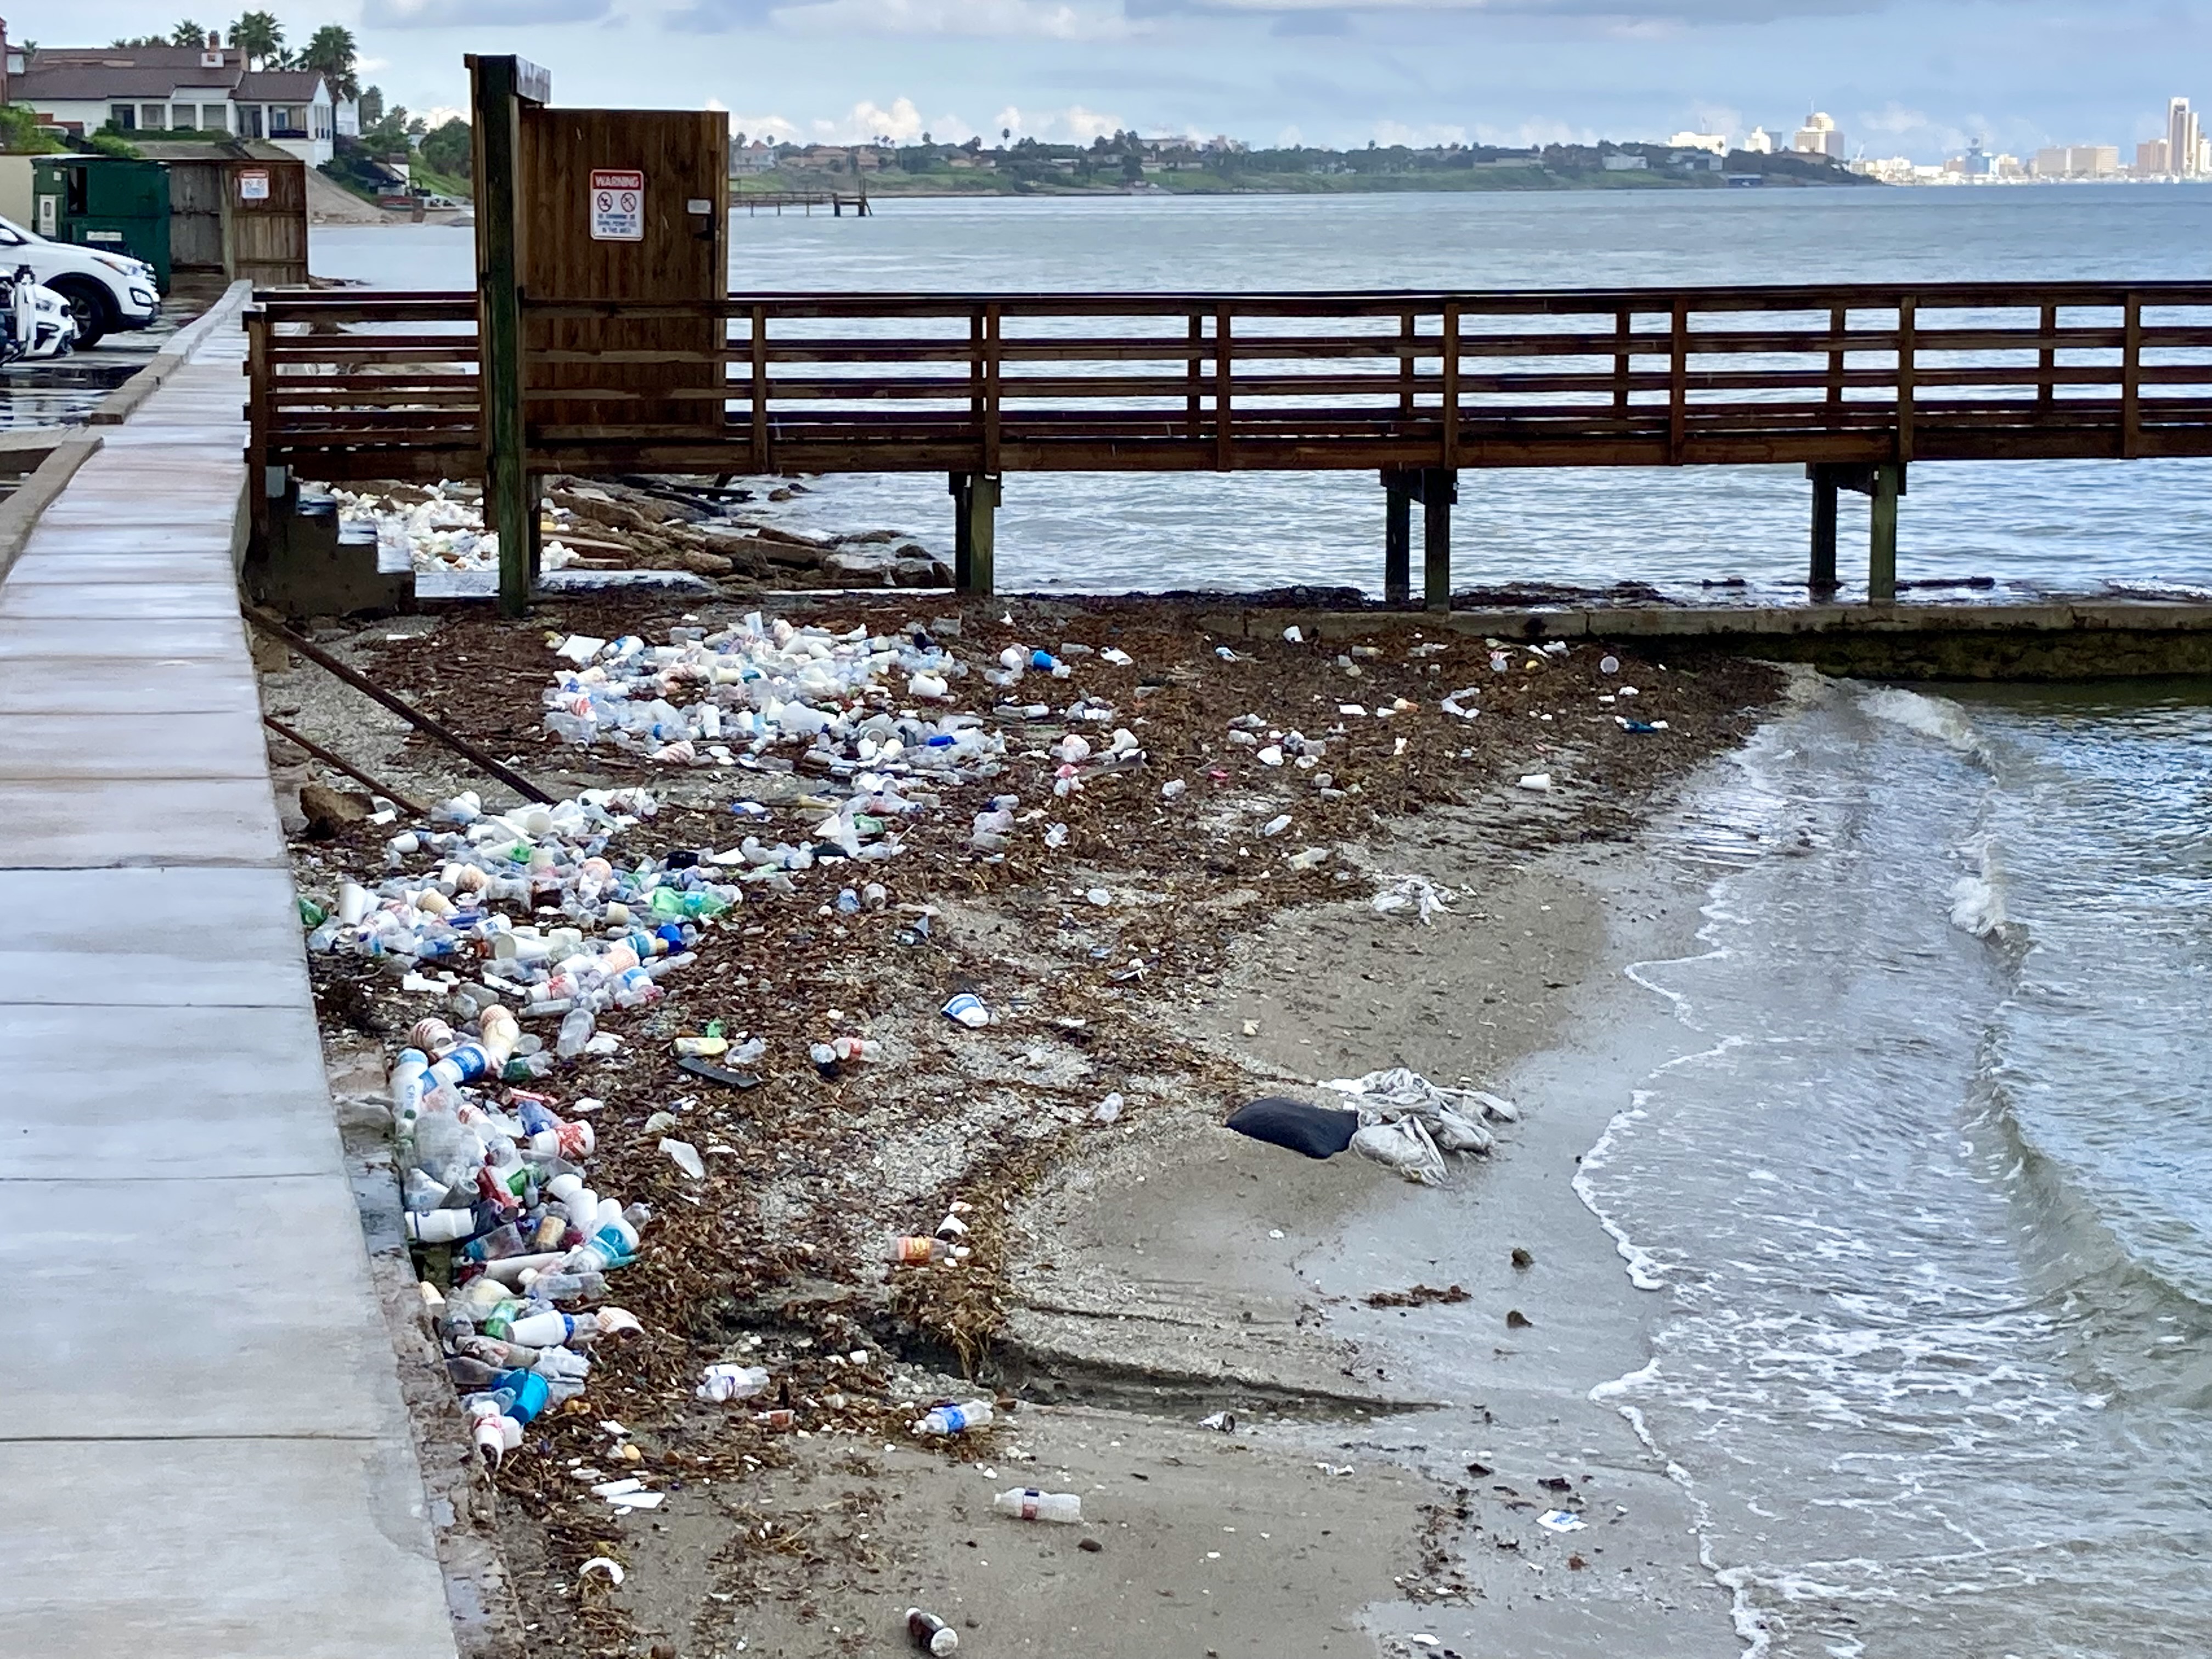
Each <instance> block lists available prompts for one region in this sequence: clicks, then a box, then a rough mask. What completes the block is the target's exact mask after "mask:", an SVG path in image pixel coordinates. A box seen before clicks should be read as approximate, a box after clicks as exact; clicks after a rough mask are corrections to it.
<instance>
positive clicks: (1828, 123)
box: [1790, 110, 1844, 161]
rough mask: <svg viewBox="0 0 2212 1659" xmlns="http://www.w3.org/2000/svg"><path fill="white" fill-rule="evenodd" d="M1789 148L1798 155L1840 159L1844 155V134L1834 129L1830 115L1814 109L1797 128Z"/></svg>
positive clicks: (1834, 124) (1834, 125)
mask: <svg viewBox="0 0 2212 1659" xmlns="http://www.w3.org/2000/svg"><path fill="white" fill-rule="evenodd" d="M1790 149H1794V150H1796V152H1797V153H1798V154H1799V155H1826V156H1831V157H1832V158H1834V159H1835V160H1838V161H1841V160H1842V159H1843V155H1844V135H1843V134H1842V133H1840V132H1838V131H1836V123H1835V120H1834V118H1832V117H1831V116H1829V115H1827V114H1826V113H1825V112H1821V111H1819V110H1815V111H1814V112H1813V113H1812V114H1810V115H1808V116H1807V117H1806V118H1805V125H1803V126H1802V127H1800V128H1798V129H1797V131H1796V136H1795V137H1792V138H1791V139H1790Z"/></svg>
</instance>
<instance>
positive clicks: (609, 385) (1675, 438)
mask: <svg viewBox="0 0 2212 1659" xmlns="http://www.w3.org/2000/svg"><path fill="white" fill-rule="evenodd" d="M520 312H521V324H522V326H521V329H520V341H519V343H518V345H517V347H516V359H517V361H515V362H513V363H512V364H507V365H483V364H481V363H480V362H479V352H478V340H477V328H476V318H477V299H476V296H474V295H465V294H410V295H400V294H393V295H374V296H360V295H295V294H281V295H279V294H270V295H263V296H261V298H260V302H259V304H258V307H257V308H256V309H255V310H254V311H253V312H252V313H250V315H249V318H248V326H249V337H250V341H251V347H252V349H251V352H250V358H249V362H248V373H249V375H250V377H251V392H250V397H249V402H248V416H249V419H250V422H251V430H252V439H251V445H252V448H251V459H252V462H253V464H254V465H255V467H256V469H257V471H255V473H254V474H253V476H255V477H264V478H270V479H273V480H276V481H277V486H273V487H281V481H282V480H283V478H285V477H288V476H296V477H302V478H307V479H311V480H316V481H321V482H342V481H347V480H359V479H368V478H417V479H426V478H437V477H481V476H483V472H484V449H485V432H486V423H485V422H484V419H483V409H482V407H481V397H480V389H481V387H483V386H485V385H487V384H489V385H494V386H501V385H505V386H515V387H518V388H520V403H521V409H520V410H519V411H517V412H515V413H511V414H509V415H508V416H507V419H508V420H509V421H510V422H512V421H514V420H516V419H517V416H518V415H519V416H520V430H521V431H522V432H523V434H524V437H523V440H522V454H523V458H524V459H523V470H524V471H526V473H528V474H530V475H542V474H544V473H550V472H556V471H557V472H568V473H579V474H584V475H587V476H588V475H592V474H611V473H623V472H638V471H648V472H650V471H668V472H698V473H750V474H763V473H829V472H858V471H937V472H943V473H945V475H946V476H947V477H948V478H950V480H951V489H952V494H953V496H954V498H955V502H956V507H957V522H958V526H959V535H958V545H959V550H960V553H961V558H960V560H959V563H958V568H959V576H960V582H961V585H962V586H963V587H964V588H966V589H969V590H970V591H977V592H985V591H988V590H989V588H990V587H991V586H992V579H993V571H992V538H991V524H992V518H993V513H994V508H995V507H996V505H997V503H998V501H999V499H1000V492H1001V489H1002V488H1003V481H1004V478H1005V477H1006V475H1007V474H1012V473H1022V472H1051V471H1086V472H1098V471H1121V472H1199V471H1213V472H1230V473H1233V472H1242V471H1372V472H1374V473H1376V474H1377V475H1378V476H1379V477H1380V479H1381V481H1382V483H1383V488H1384V489H1385V491H1386V495H1387V501H1388V504H1389V512H1388V515H1387V523H1388V526H1389V529H1388V533H1387V536H1386V547H1385V571H1386V586H1387V591H1388V592H1389V594H1390V596H1391V597H1392V598H1394V599H1408V600H1409V599H1411V597H1412V539H1413V538H1412V531H1411V517H1412V507H1413V503H1414V502H1416V501H1418V502H1419V503H1420V504H1421V507H1422V511H1423V517H1424V520H1425V526H1424V534H1423V537H1422V552H1423V556H1422V561H1421V563H1422V581H1421V591H1422V597H1423V599H1424V601H1425V604H1426V605H1428V606H1429V607H1431V608H1443V607H1446V606H1448V605H1449V598H1450V586H1451V531H1450V514H1451V508H1452V506H1453V504H1454V502H1455V501H1456V500H1457V499H1458V498H1459V496H1460V495H1461V492H1462V490H1467V489H1479V488H1480V484H1479V483H1478V482H1477V480H1478V479H1479V477H1480V473H1481V472H1482V471H1485V470H1487V469H1491V468H1498V467H1580V466H1608V467H1616V466H1626V467H1679V466H1741V465H1775V464H1778V463H1780V464H1789V465H1803V466H1804V467H1805V468H1806V469H1807V471H1808V477H1809V479H1810V482H1811V483H1812V496H1813V506H1812V513H1811V522H1812V533H1811V538H1810V549H1809V557H1808V580H1809V581H1810V582H1811V584H1812V585H1813V586H1814V588H1815V589H1816V590H1821V589H1826V590H1829V591H1832V590H1833V588H1834V587H1835V586H1836V582H1837V575H1836V568H1837V567H1836V501H1837V495H1838V491H1841V490H1845V489H1849V490H1854V491H1858V492H1861V493H1863V494H1866V495H1869V498H1870V499H1871V501H1872V504H1873V508H1872V513H1871V515H1870V517H1871V522H1872V532H1871V538H1870V547H1869V567H1868V574H1869V581H1868V592H1869V597H1870V598H1871V599H1874V600H1876V601H1886V600H1888V599H1893V597H1894V595H1895V592H1896V557H1897V548H1896V533H1897V522H1898V514H1899V501H1900V499H1901V498H1902V497H1904V496H1905V494H1906V490H1907V484H1908V477H1909V469H1910V468H1911V466H1912V465H1914V464H1915V463H1920V464H1923V465H1924V464H1929V463H1937V462H1944V461H1963V460H1974V461H1993V460H2002V461H2022V462H2034V461H2048V460H2061V459H2107V460H2134V459H2151V458H2171V457H2203V456H2212V283H1954V284H1916V285H1912V286H1910V287H1905V286H1897V287H1885V286H1877V285H1857V286H1850V287H1832V286H1804V287H1753V288H1683V289H1605V290H1588V291H1582V290H1575V291H1530V292H1482V293H1463V294H1445V293H1404V292H1373V293H1332V294H1183V295H1173V294H1128V295H1084V294H1054V295H1046V294H1023V295H955V294H755V295H732V296H730V297H729V298H727V299H726V300H724V301H705V302H685V303H682V304H629V303H619V302H611V301H563V300H561V299H558V298H550V297H527V296H526V297H524V298H523V299H522V300H521V301H520ZM653 324H659V325H663V326H664V327H665V326H668V325H692V326H693V327H695V328H696V329H698V330H700V331H701V332H692V333H688V334H686V335H685V336H684V337H686V338H689V339H691V340H693V341H694V342H696V343H697V346H696V348H695V349H671V348H668V347H665V346H657V345H652V344H640V343H636V342H637V341H638V340H639V339H640V338H641V336H640V335H639V332H638V331H639V329H640V327H641V325H653ZM717 341H719V342H720V343H719V345H717V344H716V342H717ZM500 369H503V371H504V372H495V370H500ZM497 424H498V423H497V422H494V423H493V425H494V427H496V426H497ZM262 469H275V471H264V470H262ZM531 516H532V517H533V518H534V516H535V515H534V514H533V515H531ZM1102 574H1103V573H1102ZM1624 574H1632V573H1629V572H1625V573H1624Z"/></svg>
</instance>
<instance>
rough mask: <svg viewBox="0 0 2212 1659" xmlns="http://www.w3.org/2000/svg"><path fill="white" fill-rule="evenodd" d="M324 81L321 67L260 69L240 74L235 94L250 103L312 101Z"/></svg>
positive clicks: (235, 96)
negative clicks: (247, 73) (313, 68)
mask: <svg viewBox="0 0 2212 1659" xmlns="http://www.w3.org/2000/svg"><path fill="white" fill-rule="evenodd" d="M322 85H323V77H322V74H321V72H320V71H319V70H255V71H253V72H252V74H249V75H241V76H239V77H238V90H237V91H236V92H234V93H233V94H231V95H232V96H233V97H234V98H240V99H243V100H246V102H247V103H249V104H252V103H262V102H268V103H276V104H310V103H313V101H314V99H315V94H316V93H318V92H319V91H320V90H321V89H322Z"/></svg>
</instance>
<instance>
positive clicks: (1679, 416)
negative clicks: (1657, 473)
mask: <svg viewBox="0 0 2212 1659" xmlns="http://www.w3.org/2000/svg"><path fill="white" fill-rule="evenodd" d="M1689 424H1690V302H1689V301H1687V300H1680V299H1678V300H1676V301H1674V326H1673V328H1672V330H1671V331H1670V332H1669V335H1668V374H1667V464H1668V465H1669V466H1680V465H1681V464H1682V441H1683V439H1684V438H1685V437H1686V435H1687V434H1688V429H1689Z"/></svg>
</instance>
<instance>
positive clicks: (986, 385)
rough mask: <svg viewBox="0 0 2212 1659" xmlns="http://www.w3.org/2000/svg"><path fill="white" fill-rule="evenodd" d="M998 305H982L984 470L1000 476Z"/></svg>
mask: <svg viewBox="0 0 2212 1659" xmlns="http://www.w3.org/2000/svg"><path fill="white" fill-rule="evenodd" d="M999 402H1000V395H999V307H998V305H997V304H996V302H994V303H992V304H990V305H987V306H986V307H983V471H984V474H985V476H986V477H992V478H995V477H998V476H999Z"/></svg>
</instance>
